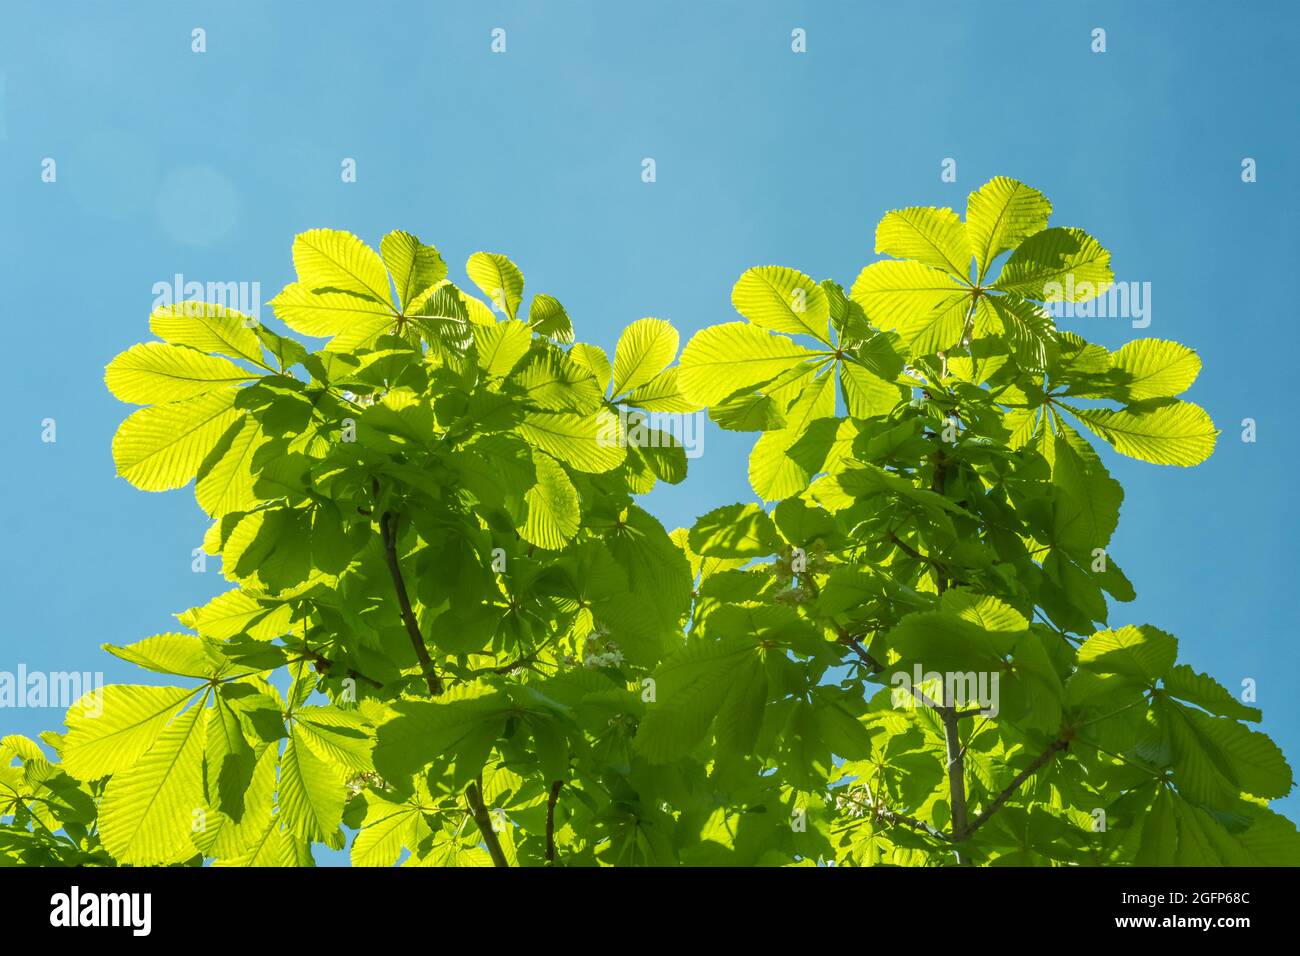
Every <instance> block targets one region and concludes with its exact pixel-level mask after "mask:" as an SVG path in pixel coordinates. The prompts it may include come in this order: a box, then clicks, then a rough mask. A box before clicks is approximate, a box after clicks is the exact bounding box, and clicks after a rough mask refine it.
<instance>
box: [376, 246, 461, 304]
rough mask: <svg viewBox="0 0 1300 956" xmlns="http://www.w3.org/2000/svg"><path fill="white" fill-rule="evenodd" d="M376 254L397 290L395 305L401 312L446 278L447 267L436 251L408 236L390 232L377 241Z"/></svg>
mask: <svg viewBox="0 0 1300 956" xmlns="http://www.w3.org/2000/svg"><path fill="white" fill-rule="evenodd" d="M379 252H380V254H381V255H382V256H383V257H384V265H385V266H387V267H388V272H389V275H391V276H392V278H393V286H394V287H395V288H396V289H397V303H398V305H400V306H401V307H402V308H403V309H408V308H410V306H411V304H412V303H413V302H415V300H416V299H418V298H419V297H420V295H421V294H422V293H424V292H426V291H427V290H429V289H430V288H432V287H433V286H435V285H437V284H438V283H439V282H441V281H442V280H443V279H444V278H446V276H447V263H445V262H443V261H442V255H441V254H440V253H439V252H438V250H437V249H435V248H434V247H433V246H426V245H424V243H422V242H420V240H419V239H418V238H416V237H415V236H413V235H411V234H410V233H409V232H402V231H400V230H394V231H393V232H390V233H389V234H388V235H386V236H384V238H383V239H382V240H380V243H379Z"/></svg>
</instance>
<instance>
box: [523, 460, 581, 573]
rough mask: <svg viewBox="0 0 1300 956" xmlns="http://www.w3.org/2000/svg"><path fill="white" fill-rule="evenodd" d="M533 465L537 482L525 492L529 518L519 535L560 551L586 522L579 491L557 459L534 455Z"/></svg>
mask: <svg viewBox="0 0 1300 956" xmlns="http://www.w3.org/2000/svg"><path fill="white" fill-rule="evenodd" d="M533 465H534V467H535V469H536V474H537V483H536V484H535V485H533V486H532V487H531V488H529V489H528V491H527V492H526V493H525V494H524V504H525V506H526V508H527V517H526V518H525V519H524V520H523V521H522V522H521V523H520V524H519V525H518V530H519V536H520V537H521V538H523V539H524V540H525V541H527V542H528V543H529V544H535V545H537V546H538V547H539V548H547V549H550V550H558V549H559V548H562V547H564V545H565V544H566V543H567V542H568V541H569V540H571V539H572V538H573V536H574V535H575V534H577V533H578V527H579V525H580V524H581V522H582V514H581V511H580V510H579V506H578V492H577V489H575V488H574V487H573V482H571V481H570V480H569V476H568V474H567V473H566V472H565V471H564V469H563V468H561V467H560V466H559V465H558V464H556V462H555V461H554V459H552V458H550V457H548V456H546V455H542V454H534V455H533Z"/></svg>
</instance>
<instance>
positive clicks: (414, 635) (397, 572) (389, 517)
mask: <svg viewBox="0 0 1300 956" xmlns="http://www.w3.org/2000/svg"><path fill="white" fill-rule="evenodd" d="M395 524H396V521H395V519H394V516H393V513H392V512H391V511H385V512H384V513H383V514H382V515H381V516H380V518H379V534H380V537H382V538H383V539H384V555H385V556H386V557H387V558H388V573H389V574H390V575H391V576H392V578H393V587H394V588H396V589H397V604H398V606H399V607H400V608H401V612H402V623H403V624H405V625H406V633H407V635H408V636H409V637H410V638H411V648H412V649H413V650H414V651H415V657H416V659H417V660H418V661H419V662H420V672H421V673H422V674H424V680H425V683H426V684H428V685H429V696H431V697H437V696H438V695H439V694H441V693H442V681H441V680H440V679H439V678H438V671H437V669H436V668H434V666H433V661H432V660H431V659H430V658H429V649H428V648H427V647H425V646H424V637H423V636H421V634H420V624H419V622H418V621H416V619H415V612H414V611H413V610H411V598H410V596H409V595H408V594H407V593H406V582H405V581H403V580H402V568H401V565H400V564H398V562H397V533H396V531H395V529H394V525H395Z"/></svg>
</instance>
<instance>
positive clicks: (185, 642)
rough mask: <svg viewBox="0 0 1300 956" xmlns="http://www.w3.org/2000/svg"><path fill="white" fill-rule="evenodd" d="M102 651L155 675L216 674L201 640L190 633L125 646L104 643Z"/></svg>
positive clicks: (158, 635)
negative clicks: (153, 672)
mask: <svg viewBox="0 0 1300 956" xmlns="http://www.w3.org/2000/svg"><path fill="white" fill-rule="evenodd" d="M104 650H106V651H108V652H109V653H110V654H112V655H113V656H114V657H118V658H121V659H122V660H124V661H130V662H131V663H132V664H135V665H136V666H138V667H143V668H144V669H145V670H151V671H155V672H157V673H159V674H176V675H178V676H180V677H197V678H199V679H207V678H209V677H212V676H214V675H215V673H216V671H217V666H216V665H215V664H214V663H213V661H212V658H211V657H209V656H208V653H207V649H206V646H205V645H204V643H203V640H202V639H201V638H198V637H195V636H194V635H193V634H155V635H154V636H153V637H146V638H145V639H144V640H143V641H136V642H135V643H134V644H128V645H127V646H126V647H117V646H116V645H113V644H105V645H104Z"/></svg>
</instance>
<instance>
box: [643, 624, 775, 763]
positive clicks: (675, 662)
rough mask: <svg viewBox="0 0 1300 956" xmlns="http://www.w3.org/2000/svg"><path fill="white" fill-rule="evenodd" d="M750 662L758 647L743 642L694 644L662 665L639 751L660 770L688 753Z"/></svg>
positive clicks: (701, 737)
mask: <svg viewBox="0 0 1300 956" xmlns="http://www.w3.org/2000/svg"><path fill="white" fill-rule="evenodd" d="M752 656H754V645H753V644H752V643H747V642H745V641H743V640H738V639H737V640H729V641H709V640H692V641H691V642H690V643H688V644H687V645H686V647H684V648H683V649H681V650H680V651H678V652H676V653H675V654H673V655H672V656H671V657H669V658H668V659H667V660H665V661H664V662H663V663H662V664H660V665H659V667H658V668H657V669H656V670H655V673H654V681H655V700H654V702H653V703H650V704H648V705H647V707H646V715H645V719H644V720H642V721H641V726H640V727H639V728H638V730H637V735H636V749H637V751H638V752H640V753H641V754H642V755H644V756H645V758H646V759H647V760H650V761H651V762H652V763H659V764H663V763H668V762H670V761H673V760H678V759H680V758H682V757H684V756H685V755H686V754H688V753H690V751H691V750H693V749H694V748H695V746H696V745H697V744H699V743H700V741H702V740H703V739H704V737H705V735H706V734H707V733H708V730H709V726H710V725H711V724H712V723H713V719H714V718H715V717H716V716H717V715H718V710H719V709H720V708H721V707H722V704H723V701H725V700H726V699H727V696H728V694H729V693H730V691H731V686H732V685H731V680H730V678H731V675H732V674H734V673H735V672H736V670H737V668H739V667H742V666H743V665H744V663H745V660H746V658H748V657H752ZM741 703H742V702H741V701H737V702H736V706H737V707H738V708H740V707H741Z"/></svg>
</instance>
